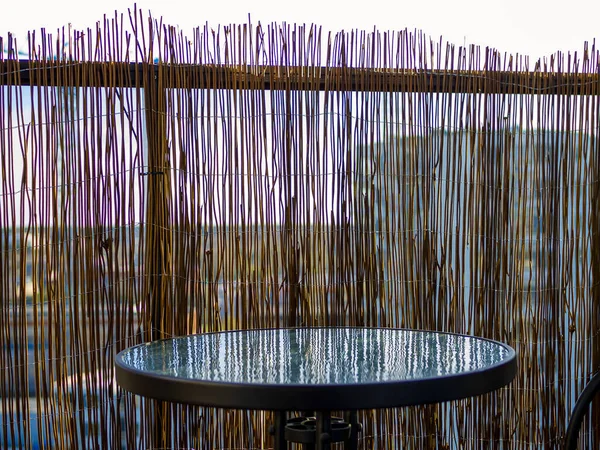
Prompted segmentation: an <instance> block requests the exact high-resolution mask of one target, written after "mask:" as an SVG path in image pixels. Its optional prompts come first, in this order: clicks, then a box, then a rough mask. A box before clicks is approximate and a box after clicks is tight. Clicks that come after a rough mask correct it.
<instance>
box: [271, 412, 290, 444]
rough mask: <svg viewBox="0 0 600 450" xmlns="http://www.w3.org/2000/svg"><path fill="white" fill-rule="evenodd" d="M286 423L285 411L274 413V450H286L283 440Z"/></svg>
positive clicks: (285, 442)
mask: <svg viewBox="0 0 600 450" xmlns="http://www.w3.org/2000/svg"><path fill="white" fill-rule="evenodd" d="M286 422H287V413H286V412H285V411H275V445H274V447H273V448H274V450H287V441H286V440H285V424H286Z"/></svg>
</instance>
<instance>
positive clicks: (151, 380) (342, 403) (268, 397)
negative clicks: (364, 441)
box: [115, 326, 517, 411]
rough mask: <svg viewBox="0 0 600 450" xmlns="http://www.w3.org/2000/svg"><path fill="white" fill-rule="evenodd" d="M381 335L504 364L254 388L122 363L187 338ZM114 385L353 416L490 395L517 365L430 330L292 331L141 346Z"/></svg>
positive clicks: (221, 404)
mask: <svg viewBox="0 0 600 450" xmlns="http://www.w3.org/2000/svg"><path fill="white" fill-rule="evenodd" d="M323 328H327V329H359V330H362V329H381V330H394V331H409V332H415V333H438V334H449V335H454V336H461V337H467V338H471V339H478V340H483V341H488V342H493V343H494V344H496V345H500V346H502V347H504V348H505V349H506V350H507V351H508V356H507V358H506V359H505V360H503V361H501V362H499V363H496V364H493V365H490V366H488V367H486V368H485V369H476V370H471V371H468V372H463V373H460V374H452V375H443V376H439V377H429V378H419V379H414V380H402V381H382V382H377V383H348V384H339V385H331V384H313V385H304V384H294V383H285V384H281V383H280V384H275V383H273V384H256V383H232V382H218V381H200V380H191V379H187V380H186V379H182V378H178V377H173V376H169V375H159V374H151V373H149V372H145V371H140V370H138V369H134V368H132V367H130V366H128V365H126V364H124V363H123V362H122V356H123V354H124V352H126V351H130V350H131V349H133V348H135V347H140V346H144V345H149V344H154V343H157V342H160V341H167V340H175V339H185V338H188V337H190V336H198V335H208V334H220V333H236V332H249V331H273V330H277V331H279V330H292V329H323ZM115 369H116V378H117V383H118V384H119V385H120V386H121V387H122V388H123V389H125V390H127V391H130V392H132V393H134V394H136V395H141V396H144V397H150V398H155V399H157V400H165V401H171V402H177V403H185V404H193V405H200V406H208V407H218V408H232V409H260V410H288V411H290V410H355V409H375V408H393V407H401V406H411V405H417V404H430V403H440V402H445V401H450V400H459V399H462V398H467V397H474V396H478V395H482V394H486V393H489V392H491V391H494V390H496V389H499V388H501V387H503V386H505V385H507V384H509V383H510V382H511V381H512V380H513V378H514V377H515V375H516V371H517V359H516V353H515V351H514V349H513V348H512V347H510V346H509V345H508V344H505V343H503V342H499V341H495V340H493V339H488V338H484V337H480V336H473V335H468V334H459V333H451V332H444V331H434V330H415V329H408V328H384V327H354V326H352V327H350V326H349V327H342V326H336V327H293V328H260V329H245V330H229V331H217V332H211V333H202V334H196V335H189V336H177V337H173V338H167V339H162V340H157V341H152V342H150V343H142V344H138V345H136V346H133V347H129V348H127V349H124V350H122V351H121V352H119V353H118V354H117V356H116V358H115Z"/></svg>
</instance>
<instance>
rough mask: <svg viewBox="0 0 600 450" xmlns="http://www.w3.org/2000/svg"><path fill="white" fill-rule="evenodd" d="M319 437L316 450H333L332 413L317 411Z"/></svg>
mask: <svg viewBox="0 0 600 450" xmlns="http://www.w3.org/2000/svg"><path fill="white" fill-rule="evenodd" d="M316 419H317V436H316V438H317V439H316V440H317V442H316V444H317V445H316V450H330V448H331V413H330V412H329V411H317V414H316Z"/></svg>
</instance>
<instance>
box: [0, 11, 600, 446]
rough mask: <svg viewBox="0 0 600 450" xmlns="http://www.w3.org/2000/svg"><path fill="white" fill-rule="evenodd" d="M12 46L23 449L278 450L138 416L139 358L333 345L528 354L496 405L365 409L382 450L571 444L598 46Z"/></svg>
mask: <svg viewBox="0 0 600 450" xmlns="http://www.w3.org/2000/svg"><path fill="white" fill-rule="evenodd" d="M0 44H1V45H0V46H1V47H2V48H3V49H5V52H4V53H3V56H2V61H0V63H1V65H0V67H1V69H2V70H1V73H0V79H1V80H2V87H0V105H1V108H0V133H1V137H0V146H1V147H0V155H1V160H0V165H1V169H0V170H1V187H0V221H1V227H2V228H1V232H0V253H1V257H0V280H1V287H0V295H1V299H2V302H1V305H2V306H1V308H0V333H1V342H2V350H1V352H0V398H1V400H0V402H1V403H0V405H1V410H0V413H1V418H2V420H1V424H0V446H1V447H2V448H11V447H14V448H61V449H62V448H64V449H67V448H90V449H91V448H110V449H112V448H143V449H149V448H154V449H157V448H173V449H174V448H195V449H209V448H210V449H212V448H267V447H269V446H270V445H272V441H271V439H270V437H269V435H268V431H267V430H268V426H269V423H270V419H271V417H270V414H269V413H267V412H247V411H223V410H211V409H205V408H199V407H189V406H184V405H176V404H167V403H159V402H155V401H153V400H146V399H143V398H140V397H136V396H133V395H131V394H129V393H127V392H125V391H123V390H121V389H120V388H119V387H118V386H117V385H116V383H115V380H114V366H113V365H114V358H115V355H116V353H117V352H119V351H120V350H122V349H124V348H126V347H128V346H131V345H134V344H138V343H142V342H147V341H150V340H153V339H158V338H162V337H168V336H174V335H182V334H189V333H202V332H209V331H215V330H225V329H237V328H258V327H284V326H311V325H324V326H329V325H360V326H383V327H411V328H423V329H434V330H446V331H453V332H459V333H470V334H475V335H480V336H485V337H489V338H493V339H498V340H501V341H504V342H506V343H508V344H509V345H511V346H512V347H513V348H515V350H516V351H517V354H518V359H519V371H518V375H517V377H516V379H515V380H514V382H513V383H512V384H511V385H510V386H509V387H507V388H504V389H501V390H499V391H497V392H495V393H492V394H488V395H484V396H481V397H478V398H473V399H467V400H463V401H456V402H450V403H447V404H442V405H431V406H423V407H411V408H402V409H397V410H389V411H363V412H361V415H360V419H361V420H362V422H363V423H364V433H363V435H362V438H361V441H360V446H361V448H408V449H412V448H418V449H421V448H422V449H430V448H437V449H458V448H460V449H463V448H464V449H469V448H489V449H508V448H510V449H530V448H555V447H557V446H558V445H559V444H560V442H561V439H562V436H563V434H564V432H565V429H566V424H567V420H568V414H569V412H570V411H571V409H572V407H573V405H574V402H575V400H576V398H577V395H578V394H579V393H580V392H581V390H582V388H583V386H584V385H585V383H586V381H587V380H588V379H589V377H590V375H591V374H592V373H593V372H594V371H596V370H598V368H600V360H599V357H600V351H599V345H598V343H599V336H598V331H599V329H600V319H599V302H598V282H599V279H600V261H599V259H598V258H599V249H600V243H599V240H598V237H599V234H598V233H599V227H600V223H599V217H598V211H599V204H598V193H599V191H598V188H599V184H598V177H599V172H600V166H599V158H598V157H599V151H600V144H599V141H598V125H599V117H600V116H599V114H600V101H599V99H598V94H599V93H600V85H599V83H598V72H599V71H598V53H597V51H596V49H595V48H594V47H593V46H592V47H586V48H585V49H584V52H583V53H582V54H576V55H560V54H557V55H555V56H554V57H552V58H549V59H548V60H545V61H539V62H537V63H535V64H529V61H528V60H527V58H524V57H519V56H510V55H501V54H498V53H496V52H495V51H493V50H491V49H486V50H483V49H480V48H478V47H469V48H455V47H453V46H449V45H448V46H447V45H446V44H444V43H443V42H441V41H440V42H436V41H430V40H428V39H427V38H426V37H425V36H423V35H422V34H420V33H418V32H408V31H401V32H389V33H383V32H379V31H376V30H375V31H373V32H369V33H367V32H359V31H352V32H340V33H337V34H328V35H325V34H324V33H322V32H321V29H320V28H318V27H315V26H310V27H305V26H296V25H289V24H284V25H277V24H271V25H268V26H261V25H251V24H247V25H241V26H230V27H217V28H216V29H213V28H211V27H210V26H208V25H206V26H204V27H201V28H199V29H197V30H196V31H195V32H194V33H193V34H192V35H191V36H188V37H186V36H184V35H183V33H181V32H179V31H177V29H176V28H174V27H168V26H165V25H163V24H162V22H161V21H158V20H155V19H153V18H151V17H149V18H146V16H144V15H143V14H141V13H140V12H139V11H133V12H131V13H130V15H129V17H127V16H125V18H123V16H118V15H116V16H115V18H114V19H105V20H104V22H99V23H98V25H97V29H96V30H88V31H87V32H85V33H80V32H76V31H73V30H70V29H68V30H62V31H59V33H58V34H49V33H45V32H41V33H40V32H38V33H37V34H36V33H32V34H31V35H30V40H29V43H28V44H27V45H26V46H25V47H20V46H18V45H17V43H16V42H15V41H14V40H13V39H12V37H10V36H8V37H5V38H4V39H3V40H0ZM19 52H21V53H23V52H24V53H27V54H28V58H29V60H28V61H27V62H25V63H20V62H19V61H18V59H19V54H20V53H19ZM595 417H596V418H597V416H595ZM592 423H593V422H587V423H586V425H585V427H584V430H583V432H584V433H583V435H582V441H584V443H583V444H581V445H582V446H583V447H582V448H597V447H598V446H599V441H598V429H597V428H596V430H595V431H594V430H593V426H592ZM597 423H598V422H597V421H596V424H597ZM596 427H597V425H596Z"/></svg>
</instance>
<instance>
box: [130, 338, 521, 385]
mask: <svg viewBox="0 0 600 450" xmlns="http://www.w3.org/2000/svg"><path fill="white" fill-rule="evenodd" d="M511 355H512V351H511V350H510V349H509V347H506V346H504V345H501V344H498V343H495V342H493V341H487V340H483V339H478V338H475V337H468V336H458V335H453V334H442V333H430V332H423V331H410V330H394V329H373V328H365V329H362V328H306V329H276V330H247V331H236V332H230V333H215V334H204V335H194V336H185V337H180V338H175V339H172V340H164V341H156V342H152V343H148V344H145V345H141V346H137V347H133V348H131V349H129V350H127V351H125V352H124V353H123V362H124V363H125V364H126V365H129V366H131V367H132V368H134V369H137V370H142V371H150V372H153V373H155V374H160V375H165V376H173V377H180V378H187V379H193V380H203V381H214V382H231V383H258V384H263V383H269V384H327V383H336V384H350V383H377V382H387V381H401V380H411V379H417V378H429V377H436V376H444V375H453V374H459V373H461V372H468V371H473V370H478V369H483V368H485V367H489V366H490V365H494V364H497V363H500V362H502V361H503V360H506V359H507V358H509V357H510V356H511Z"/></svg>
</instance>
